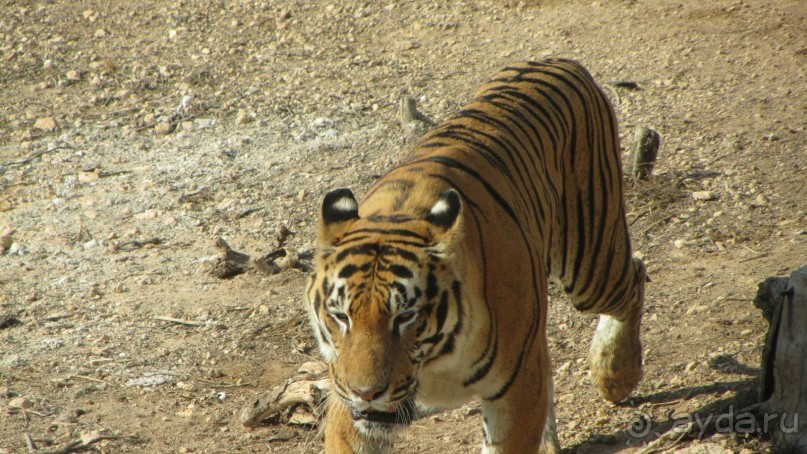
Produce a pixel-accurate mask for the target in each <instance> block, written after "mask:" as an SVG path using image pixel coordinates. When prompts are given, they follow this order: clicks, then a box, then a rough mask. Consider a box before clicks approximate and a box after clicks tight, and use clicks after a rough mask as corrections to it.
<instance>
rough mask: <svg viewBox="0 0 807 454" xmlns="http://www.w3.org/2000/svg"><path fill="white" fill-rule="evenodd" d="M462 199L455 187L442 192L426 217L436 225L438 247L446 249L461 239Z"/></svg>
mask: <svg viewBox="0 0 807 454" xmlns="http://www.w3.org/2000/svg"><path fill="white" fill-rule="evenodd" d="M461 214H462V199H461V198H460V194H459V193H458V192H457V191H455V190H454V189H449V190H447V191H444V192H443V193H442V194H440V198H438V199H437V202H435V204H434V206H432V208H431V210H429V212H428V213H427V214H426V217H425V218H424V219H425V220H426V221H428V222H429V223H430V224H432V225H433V226H434V227H436V229H435V230H436V235H435V236H436V237H437V247H438V248H440V249H445V248H446V247H448V246H451V245H453V243H454V242H455V241H456V240H457V239H459V237H460V236H461V234H462V226H463V222H462V216H461Z"/></svg>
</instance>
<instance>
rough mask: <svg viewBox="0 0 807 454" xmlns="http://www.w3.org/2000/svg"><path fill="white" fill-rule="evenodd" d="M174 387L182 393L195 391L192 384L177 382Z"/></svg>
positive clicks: (194, 386)
mask: <svg viewBox="0 0 807 454" xmlns="http://www.w3.org/2000/svg"><path fill="white" fill-rule="evenodd" d="M176 387H177V388H179V389H181V390H183V391H196V385H194V384H193V383H186V382H184V381H178V382H177V384H176Z"/></svg>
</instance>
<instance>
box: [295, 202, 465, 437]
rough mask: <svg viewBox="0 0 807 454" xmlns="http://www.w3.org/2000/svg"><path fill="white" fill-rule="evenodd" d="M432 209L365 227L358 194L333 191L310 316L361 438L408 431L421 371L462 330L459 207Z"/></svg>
mask: <svg viewBox="0 0 807 454" xmlns="http://www.w3.org/2000/svg"><path fill="white" fill-rule="evenodd" d="M428 203H433V205H432V207H431V209H428V210H424V212H423V213H422V214H421V215H418V216H410V215H401V214H397V215H390V216H372V215H371V216H367V217H364V218H362V217H359V205H358V203H357V202H356V199H355V197H354V196H353V193H352V192H351V191H350V190H349V189H337V190H334V191H331V192H330V193H328V194H327V195H326V196H325V199H324V201H323V204H322V209H321V212H320V218H319V231H318V255H317V263H316V268H315V271H314V273H312V275H311V276H310V278H309V282H308V285H307V292H306V293H307V295H306V296H307V300H308V301H307V302H308V305H307V306H308V312H309V316H310V321H311V326H312V328H313V331H314V335H315V336H316V338H317V341H318V343H319V348H320V351H321V352H322V355H323V357H324V358H325V360H326V362H327V363H328V364H329V368H330V373H331V378H332V389H331V397H330V398H331V399H336V398H338V399H341V400H342V401H343V402H344V403H345V404H346V406H347V408H348V410H349V411H350V414H351V416H352V418H353V420H354V424H355V426H356V427H357V428H358V429H359V430H362V431H364V432H372V431H376V430H386V429H389V428H391V427H393V426H395V425H396V424H407V423H408V422H410V421H411V419H412V418H413V417H414V411H415V409H414V397H415V394H416V392H417V388H418V370H419V368H420V367H421V366H422V365H423V364H424V363H427V362H428V361H430V360H431V359H433V358H434V357H436V356H438V355H440V354H445V353H446V350H448V349H451V348H452V347H453V338H452V336H453V335H452V333H454V334H456V332H457V331H458V330H459V326H458V325H459V324H461V313H459V312H457V310H454V309H451V308H450V306H451V304H452V303H454V302H455V301H454V299H455V298H459V290H458V287H459V285H458V281H457V277H456V273H455V271H454V269H453V267H452V266H451V263H452V257H453V246H454V245H455V244H456V242H457V240H458V239H459V238H460V236H461V235H462V231H463V226H462V216H461V211H462V203H461V201H460V196H459V194H458V193H457V192H456V191H454V190H447V191H445V192H443V193H442V194H441V195H440V196H439V197H438V198H437V199H436V200H435V201H433V202H428ZM426 206H428V205H426ZM452 288H453V290H452ZM448 344H450V345H448Z"/></svg>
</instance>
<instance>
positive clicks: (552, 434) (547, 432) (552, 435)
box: [539, 374, 560, 454]
mask: <svg viewBox="0 0 807 454" xmlns="http://www.w3.org/2000/svg"><path fill="white" fill-rule="evenodd" d="M554 395H555V385H554V380H552V374H549V398H548V399H547V404H548V405H549V412H548V413H547V415H546V424H545V425H544V434H543V438H542V439H541V450H540V451H539V452H541V453H542V454H559V453H560V440H558V424H557V421H556V420H555V398H554Z"/></svg>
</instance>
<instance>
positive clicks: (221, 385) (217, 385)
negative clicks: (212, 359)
mask: <svg viewBox="0 0 807 454" xmlns="http://www.w3.org/2000/svg"><path fill="white" fill-rule="evenodd" d="M196 381H198V382H200V383H204V384H206V385H208V386H210V387H213V388H245V387H249V386H253V385H252V383H216V382H214V381H210V380H205V379H203V378H197V379H196Z"/></svg>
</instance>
